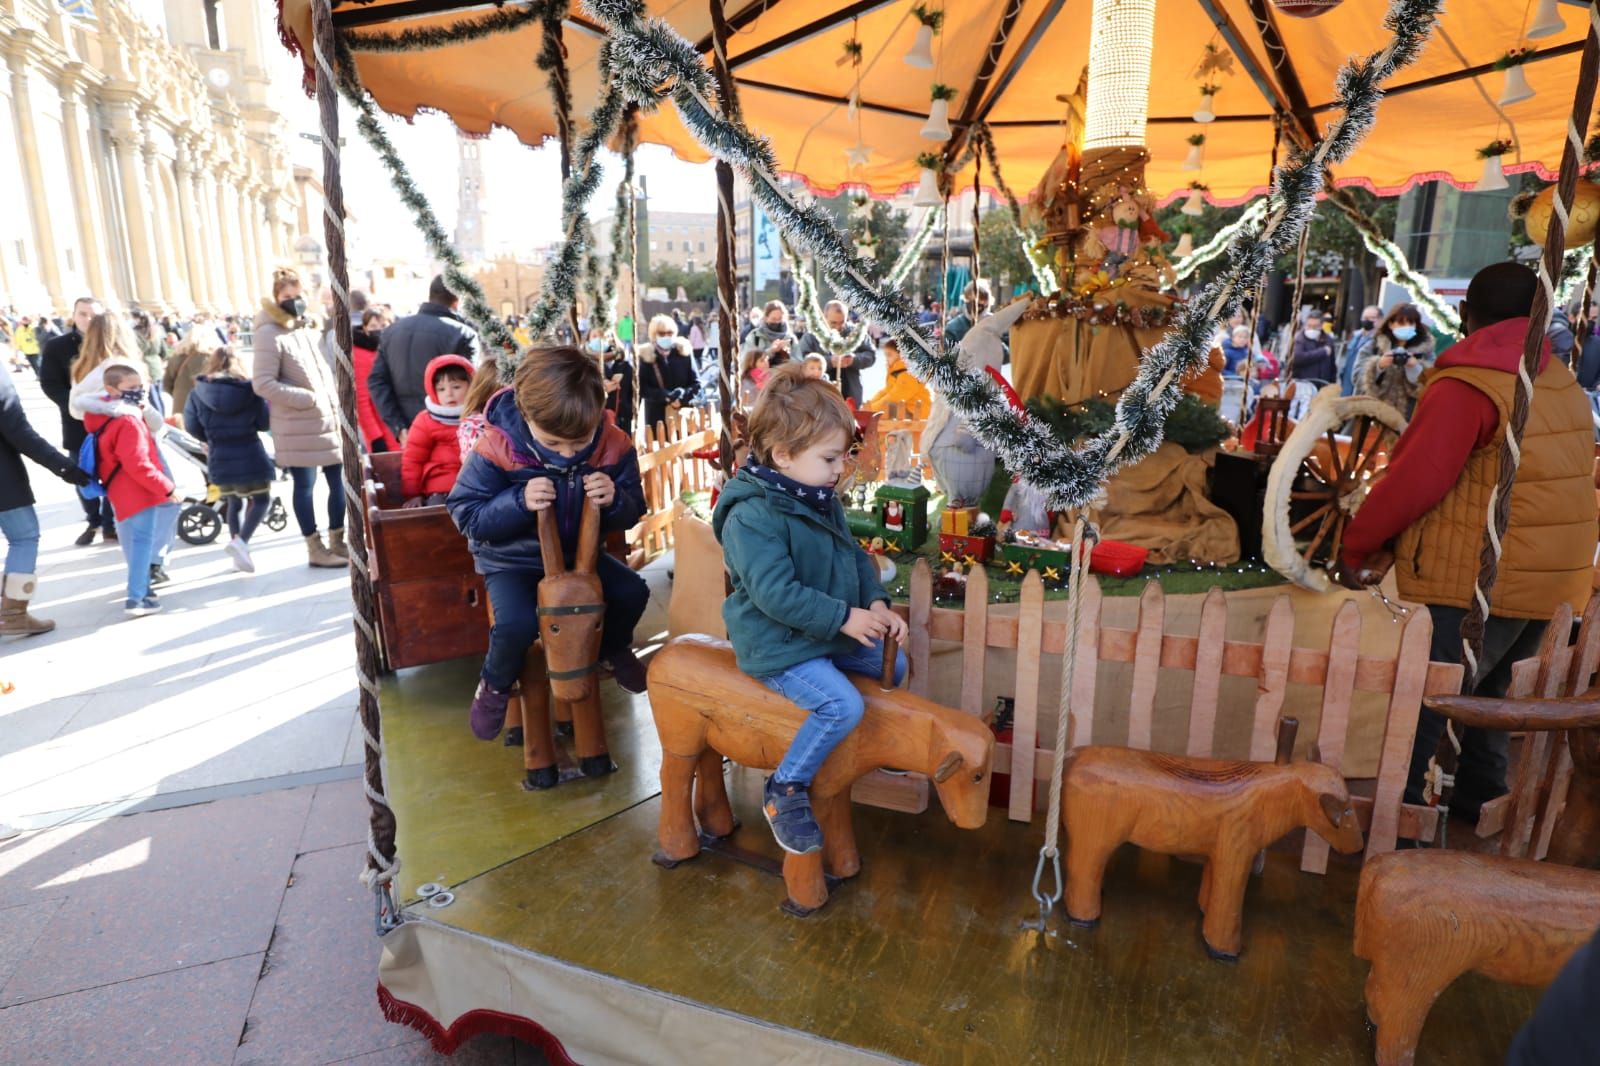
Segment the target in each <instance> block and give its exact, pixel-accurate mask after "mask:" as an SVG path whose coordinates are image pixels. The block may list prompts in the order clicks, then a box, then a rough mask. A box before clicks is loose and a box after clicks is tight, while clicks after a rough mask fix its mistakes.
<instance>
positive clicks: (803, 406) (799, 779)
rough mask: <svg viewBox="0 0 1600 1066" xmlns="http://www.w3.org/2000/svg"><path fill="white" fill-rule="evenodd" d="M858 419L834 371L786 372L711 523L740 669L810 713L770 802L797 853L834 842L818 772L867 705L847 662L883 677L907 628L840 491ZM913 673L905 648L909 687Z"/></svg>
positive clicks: (780, 836)
mask: <svg viewBox="0 0 1600 1066" xmlns="http://www.w3.org/2000/svg"><path fill="white" fill-rule="evenodd" d="M855 428H856V421H855V416H854V415H853V414H851V412H850V408H849V407H848V406H846V404H845V402H844V399H843V398H842V397H841V396H840V395H839V392H838V390H837V389H835V388H833V387H832V386H831V385H829V384H828V383H827V382H826V381H817V380H813V379H808V378H807V377H806V376H805V368H804V367H803V366H801V365H799V364H793V365H789V366H785V367H783V368H782V369H780V370H777V371H775V372H774V373H773V374H772V376H771V377H769V378H768V379H767V384H766V386H765V388H764V389H763V390H762V392H761V398H760V400H758V401H757V402H756V406H755V410H754V411H752V412H751V414H750V461H749V462H748V463H747V464H745V466H743V467H741V468H740V470H739V472H738V473H737V474H735V475H734V477H733V480H731V481H729V482H728V485H727V487H726V488H725V489H723V491H722V495H721V498H720V499H718V501H717V509H716V513H715V514H714V515H713V516H712V519H711V522H712V528H713V529H714V530H715V531H716V534H717V540H718V541H720V542H721V544H722V551H723V555H724V558H725V560H726V562H727V566H728V572H729V573H730V574H731V575H732V579H733V593H732V595H730V596H729V597H728V600H727V602H726V603H725V604H724V605H723V608H722V616H723V619H724V621H726V622H727V625H728V638H729V640H731V641H732V643H733V650H734V654H735V655H736V656H737V657H738V661H739V669H741V670H743V671H744V672H745V673H747V674H749V675H751V676H752V677H754V678H756V679H757V680H759V681H761V682H763V683H764V684H765V685H766V686H767V687H768V688H770V689H772V690H773V691H774V692H777V693H780V694H781V695H783V696H784V697H785V698H786V699H788V700H790V701H791V702H793V703H795V704H796V705H798V706H799V707H800V708H802V709H803V710H805V711H807V712H809V714H808V716H807V718H806V720H805V722H804V724H802V725H801V727H800V731H799V732H798V733H796V734H795V738H794V741H793V743H791V744H790V745H789V750H788V752H787V753H786V754H785V755H784V757H783V761H782V762H780V763H779V764H778V768H777V769H776V770H775V771H773V774H772V776H771V777H769V778H767V781H766V788H765V790H764V796H763V803H762V811H763V813H764V814H765V815H766V817H767V823H768V824H769V825H771V826H772V835H773V836H775V837H776V838H777V840H778V844H779V846H780V847H782V848H783V849H784V850H785V851H788V852H791V853H793V854H795V855H804V854H807V853H808V852H813V851H816V850H818V849H819V848H821V847H822V830H821V828H820V827H819V826H818V825H817V821H816V819H815V818H814V817H813V816H812V813H811V797H810V795H809V789H810V786H811V779H812V778H813V777H814V776H815V775H816V772H817V770H818V769H819V768H820V767H821V766H822V763H823V761H824V760H826V759H827V757H828V753H829V752H831V751H833V749H834V748H835V747H837V746H838V744H839V742H840V741H841V740H843V739H844V738H845V737H846V736H847V735H848V734H849V732H850V731H851V730H852V729H854V728H855V727H856V725H857V724H858V723H860V721H861V715H862V713H863V711H864V709H865V708H864V706H863V704H862V699H861V693H859V692H858V691H856V688H855V686H854V685H852V684H851V683H850V681H849V679H847V678H846V677H845V676H844V674H845V671H849V672H850V673H855V674H864V675H867V676H869V677H871V676H876V675H877V673H878V671H879V669H880V668H881V666H882V663H883V640H884V638H885V637H886V636H893V637H894V638H895V639H896V640H898V641H902V642H903V641H904V639H905V635H906V623H905V621H904V620H903V619H902V618H901V617H900V616H899V615H897V614H895V613H894V612H893V611H892V610H890V609H889V594H888V593H887V592H885V591H884V590H883V585H882V584H880V583H879V581H878V568H877V566H876V565H875V564H874V563H873V561H872V558H871V557H870V556H868V555H867V553H866V552H864V551H862V550H861V548H860V547H859V546H858V545H857V543H856V539H855V538H854V537H853V536H851V534H850V527H849V525H848V524H847V523H846V522H845V517H844V505H843V504H841V503H840V502H839V500H838V498H837V497H836V496H835V495H834V491H833V490H834V486H835V485H836V484H838V481H839V477H840V475H842V474H843V472H844V462H845V457H846V456H847V455H848V454H849V451H850V447H851V444H852V442H853V441H854V439H855ZM905 672H906V657H905V653H904V652H901V653H900V654H899V655H898V656H897V657H896V660H895V683H896V684H899V682H900V681H901V679H902V678H904V676H905Z"/></svg>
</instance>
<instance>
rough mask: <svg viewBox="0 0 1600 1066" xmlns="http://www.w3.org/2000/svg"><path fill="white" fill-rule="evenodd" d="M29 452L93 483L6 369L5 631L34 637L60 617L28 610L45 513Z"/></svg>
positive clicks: (2, 454)
mask: <svg viewBox="0 0 1600 1066" xmlns="http://www.w3.org/2000/svg"><path fill="white" fill-rule="evenodd" d="M24 455H26V456H27V457H28V458H29V459H32V460H33V461H34V462H36V463H38V464H39V465H40V466H42V467H44V468H45V469H46V470H49V471H51V472H52V473H54V474H55V475H56V476H57V477H60V478H61V479H62V480H64V481H69V482H71V483H72V484H74V485H79V486H82V485H87V484H88V483H89V475H87V474H85V473H84V472H83V471H82V470H79V469H78V462H77V460H76V459H75V458H73V457H72V456H70V455H67V454H65V453H63V452H59V451H57V450H56V449H55V448H52V447H51V446H50V444H49V442H47V441H46V440H45V439H44V438H43V437H41V436H39V434H38V433H36V432H34V429H33V426H32V425H30V424H29V422H28V415H27V413H26V412H25V411H23V409H22V398H21V397H20V396H18V395H17V387H16V386H15V385H13V384H12V383H11V375H10V374H0V535H4V536H5V538H6V569H5V578H4V580H3V582H0V589H3V593H4V595H3V599H0V604H3V606H0V636H4V637H31V636H34V635H36V634H38V633H48V632H50V631H51V630H52V629H54V628H55V627H56V624H55V623H54V622H49V621H46V620H44V619H42V618H35V617H33V616H32V615H30V614H29V613H28V601H29V600H31V599H32V598H33V590H34V571H35V570H36V569H37V568H38V563H39V516H38V515H37V514H36V513H35V512H34V510H33V486H32V485H31V484H29V482H28V468H27V467H26V466H24V465H23V464H22V457H23V456H24Z"/></svg>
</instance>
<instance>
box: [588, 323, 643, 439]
mask: <svg viewBox="0 0 1600 1066" xmlns="http://www.w3.org/2000/svg"><path fill="white" fill-rule="evenodd" d="M584 348H585V350H586V351H587V352H588V353H589V354H590V355H592V356H594V357H596V358H597V359H600V360H601V362H602V369H603V371H604V373H605V377H606V410H608V411H610V412H611V414H612V416H613V417H614V418H615V419H616V423H617V428H618V429H620V430H622V432H624V433H626V434H628V435H629V436H630V437H631V436H633V415H634V411H635V410H636V408H637V402H636V400H635V387H634V374H633V363H631V362H630V361H629V360H628V352H627V349H625V348H624V347H623V346H622V345H620V344H617V343H615V342H614V341H613V340H612V339H611V337H610V335H609V334H607V332H606V331H605V330H603V329H591V330H590V331H589V337H588V340H586V341H585V342H584Z"/></svg>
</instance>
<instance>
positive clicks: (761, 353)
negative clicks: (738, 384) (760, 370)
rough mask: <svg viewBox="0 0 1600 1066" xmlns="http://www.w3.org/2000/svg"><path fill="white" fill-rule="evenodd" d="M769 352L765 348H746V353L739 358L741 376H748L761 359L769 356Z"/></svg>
mask: <svg viewBox="0 0 1600 1066" xmlns="http://www.w3.org/2000/svg"><path fill="white" fill-rule="evenodd" d="M767 354H768V353H767V350H766V349H765V348H746V349H745V350H744V355H743V356H741V357H740V359H739V377H740V378H741V379H742V378H748V377H749V376H750V371H752V370H754V369H755V368H756V367H757V366H758V365H759V364H760V362H761V360H763V359H765V358H767Z"/></svg>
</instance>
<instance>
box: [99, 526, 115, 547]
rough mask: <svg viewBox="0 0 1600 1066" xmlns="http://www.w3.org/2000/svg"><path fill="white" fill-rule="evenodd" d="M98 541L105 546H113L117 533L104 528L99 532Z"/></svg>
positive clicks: (110, 528) (108, 527)
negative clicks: (101, 541) (105, 544)
mask: <svg viewBox="0 0 1600 1066" xmlns="http://www.w3.org/2000/svg"><path fill="white" fill-rule="evenodd" d="M100 539H101V540H103V541H105V542H106V543H107V544H115V543H116V542H117V531H116V530H115V529H113V528H112V527H110V526H106V527H105V528H104V529H102V530H101V531H100Z"/></svg>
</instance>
